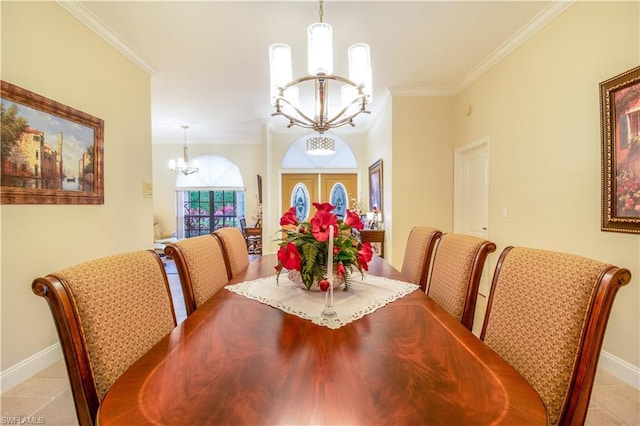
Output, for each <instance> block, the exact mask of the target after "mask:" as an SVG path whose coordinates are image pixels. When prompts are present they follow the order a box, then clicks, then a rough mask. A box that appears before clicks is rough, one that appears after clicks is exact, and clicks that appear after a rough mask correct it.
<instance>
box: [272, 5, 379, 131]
mask: <svg viewBox="0 0 640 426" xmlns="http://www.w3.org/2000/svg"><path fill="white" fill-rule="evenodd" d="M322 1H323V0H320V22H316V23H314V24H311V25H310V26H309V28H308V30H307V33H308V39H307V43H308V52H307V55H308V72H309V74H310V75H307V76H304V77H300V78H297V79H295V80H294V79H293V78H292V69H291V48H290V47H289V46H288V45H286V44H282V43H276V44H272V45H271V46H269V63H270V71H271V103H272V104H273V106H274V107H275V109H276V112H274V113H273V114H271V116H276V115H281V116H283V117H285V118H286V119H288V120H289V125H288V126H287V127H292V126H299V127H303V128H306V129H313V130H315V131H316V132H318V133H320V134H321V135H322V133H324V132H326V131H327V130H329V129H332V128H335V127H341V126H344V125H346V124H349V125H351V126H355V124H354V122H353V119H354V117H356V116H357V115H358V114H360V113H363V112H364V113H367V114H368V113H369V111H368V110H367V104H368V103H370V102H371V99H372V93H373V91H372V77H371V60H370V55H369V45H367V44H364V43H357V44H354V45H352V46H351V47H349V50H348V54H349V78H345V77H341V76H338V75H333V74H332V73H333V41H332V29H331V25H329V24H326V23H324V22H322V17H323V5H322V4H323V3H322ZM330 80H333V81H337V82H339V83H343V84H344V85H343V86H342V88H341V93H342V103H341V107H340V108H341V109H340V110H339V111H337V112H336V113H335V114H329V99H328V96H329V81H330ZM309 81H313V82H314V83H315V110H314V111H312V112H304V111H302V109H301V107H300V104H299V87H300V85H302V83H305V82H309Z"/></svg>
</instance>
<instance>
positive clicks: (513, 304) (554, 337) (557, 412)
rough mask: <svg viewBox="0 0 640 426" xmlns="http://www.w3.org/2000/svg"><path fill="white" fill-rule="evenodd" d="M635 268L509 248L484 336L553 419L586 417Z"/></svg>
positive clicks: (500, 264) (494, 288) (557, 421)
mask: <svg viewBox="0 0 640 426" xmlns="http://www.w3.org/2000/svg"><path fill="white" fill-rule="evenodd" d="M630 280H631V273H630V272H629V270H628V269H624V268H618V267H616V266H612V265H610V264H607V263H603V262H599V261H596V260H592V259H587V258H584V257H580V256H576V255H573V254H567V253H560V252H553V251H546V250H540V249H532V248H525V247H507V248H505V249H504V251H503V252H502V254H501V255H500V258H499V259H498V264H497V266H496V270H495V273H494V276H493V282H492V284H491V293H490V295H489V301H488V304H487V313H486V316H485V320H484V324H483V327H482V332H481V334H480V339H481V340H483V341H484V342H485V343H486V344H487V345H488V346H489V347H491V348H492V349H493V350H494V351H495V352H497V353H498V354H499V355H500V356H501V357H502V358H504V359H505V360H506V361H507V362H508V363H510V364H511V365H512V366H513V367H514V368H515V369H516V370H517V371H518V372H519V373H520V374H521V375H522V376H523V377H524V378H525V379H527V380H528V381H529V382H530V383H531V385H532V386H533V387H534V388H535V389H536V391H537V392H538V393H539V394H540V397H541V398H542V401H543V402H544V403H545V405H546V407H547V412H548V416H549V423H550V424H552V425H556V424H558V425H574V424H575V425H581V424H583V423H584V420H585V417H586V414H587V409H588V406H589V399H590V397H591V390H592V388H593V380H594V376H595V372H596V367H597V363H598V357H599V354H600V349H601V348H602V340H603V337H604V332H605V328H606V325H607V321H608V319H609V313H610V312H611V306H612V304H613V300H614V298H615V296H616V293H617V291H618V289H619V288H620V287H621V286H623V285H625V284H627V283H628V282H629V281H630Z"/></svg>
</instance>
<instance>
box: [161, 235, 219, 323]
mask: <svg viewBox="0 0 640 426" xmlns="http://www.w3.org/2000/svg"><path fill="white" fill-rule="evenodd" d="M164 252H165V253H166V254H167V255H168V256H171V257H172V258H173V260H174V261H175V263H176V269H177V270H178V275H179V277H180V283H181V285H182V293H183V295H184V302H185V305H186V310H187V315H190V314H191V313H192V312H193V311H195V310H196V308H197V307H198V306H200V305H202V304H203V303H204V302H205V301H206V300H207V299H209V298H210V297H211V296H213V295H214V294H215V293H216V292H218V290H220V289H221V288H223V287H224V286H225V285H226V284H227V283H228V282H229V277H228V275H227V266H226V263H225V261H224V253H223V252H222V245H221V243H220V241H219V239H218V238H216V237H214V236H213V235H211V234H207V235H200V236H198V237H192V238H186V239H183V240H179V241H177V242H175V243H172V244H169V245H168V246H167V247H166V248H165V249H164Z"/></svg>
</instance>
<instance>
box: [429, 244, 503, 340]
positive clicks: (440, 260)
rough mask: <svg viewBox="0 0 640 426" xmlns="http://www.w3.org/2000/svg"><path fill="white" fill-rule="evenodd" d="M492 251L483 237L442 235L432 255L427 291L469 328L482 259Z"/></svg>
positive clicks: (474, 308)
mask: <svg viewBox="0 0 640 426" xmlns="http://www.w3.org/2000/svg"><path fill="white" fill-rule="evenodd" d="M494 251H496V245H495V244H494V243H492V242H491V241H487V240H485V239H483V238H478V237H473V236H471V235H463V234H444V235H443V236H442V237H440V241H439V242H438V247H437V249H436V251H435V254H434V258H433V266H432V268H431V275H430V277H429V286H428V290H427V294H428V295H429V297H431V298H432V299H433V300H434V301H435V302H436V303H438V304H439V305H440V306H442V307H443V308H444V309H445V310H446V311H447V312H449V313H450V314H451V315H452V316H453V317H455V318H456V319H457V320H458V321H460V322H461V323H462V325H464V326H465V327H467V328H468V329H469V330H471V329H472V328H473V317H474V313H475V310H476V300H477V298H478V286H479V285H480V279H481V278H482V270H483V268H484V264H485V260H486V259H487V256H488V254H489V253H493V252H494Z"/></svg>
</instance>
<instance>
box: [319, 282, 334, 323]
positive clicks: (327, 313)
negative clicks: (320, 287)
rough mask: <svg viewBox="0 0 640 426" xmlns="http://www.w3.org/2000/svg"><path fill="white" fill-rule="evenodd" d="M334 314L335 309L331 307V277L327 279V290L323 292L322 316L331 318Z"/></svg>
mask: <svg viewBox="0 0 640 426" xmlns="http://www.w3.org/2000/svg"><path fill="white" fill-rule="evenodd" d="M335 316H336V310H335V309H333V279H332V280H330V281H329V290H327V291H326V292H325V293H324V309H323V310H322V317H323V318H333V317H335Z"/></svg>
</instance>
